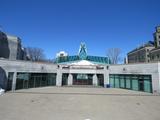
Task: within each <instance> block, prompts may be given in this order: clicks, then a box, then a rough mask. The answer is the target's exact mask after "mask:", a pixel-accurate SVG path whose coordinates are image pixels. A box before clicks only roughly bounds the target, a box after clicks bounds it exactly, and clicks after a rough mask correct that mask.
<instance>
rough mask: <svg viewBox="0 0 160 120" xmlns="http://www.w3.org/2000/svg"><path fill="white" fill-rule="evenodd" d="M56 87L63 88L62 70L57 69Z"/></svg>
mask: <svg viewBox="0 0 160 120" xmlns="http://www.w3.org/2000/svg"><path fill="white" fill-rule="evenodd" d="M56 86H62V71H61V68H58V69H57V76H56Z"/></svg>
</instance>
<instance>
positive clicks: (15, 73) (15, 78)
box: [12, 72, 17, 92]
mask: <svg viewBox="0 0 160 120" xmlns="http://www.w3.org/2000/svg"><path fill="white" fill-rule="evenodd" d="M16 80H17V72H14V74H13V81H12V92H14V91H15V90H16Z"/></svg>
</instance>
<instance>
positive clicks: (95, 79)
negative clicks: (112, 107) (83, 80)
mask: <svg viewBox="0 0 160 120" xmlns="http://www.w3.org/2000/svg"><path fill="white" fill-rule="evenodd" d="M93 85H94V86H98V78H97V75H96V74H94V75H93Z"/></svg>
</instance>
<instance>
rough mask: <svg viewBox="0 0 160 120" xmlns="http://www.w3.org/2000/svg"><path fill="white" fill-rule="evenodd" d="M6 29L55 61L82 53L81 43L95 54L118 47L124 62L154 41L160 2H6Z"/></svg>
mask: <svg viewBox="0 0 160 120" xmlns="http://www.w3.org/2000/svg"><path fill="white" fill-rule="evenodd" d="M0 25H1V26H2V30H3V31H4V32H7V33H9V34H12V35H16V36H19V37H20V38H21V39H22V43H23V46H26V47H27V46H31V47H39V48H42V49H44V52H45V54H46V57H47V58H50V59H51V58H54V57H55V55H56V53H57V52H59V51H61V50H65V51H66V52H68V53H69V54H70V55H75V54H77V52H78V49H79V45H80V43H81V42H85V43H86V45H87V48H88V54H90V55H99V56H105V55H106V51H107V49H108V48H115V47H118V48H121V50H122V52H123V53H122V56H123V57H124V56H125V55H126V53H127V52H128V51H130V50H132V49H134V48H135V47H137V46H139V45H140V44H143V43H145V42H146V41H148V40H153V36H152V34H153V32H154V31H155V26H157V25H160V0H0Z"/></svg>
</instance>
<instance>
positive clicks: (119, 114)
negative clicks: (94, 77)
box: [0, 87, 160, 120]
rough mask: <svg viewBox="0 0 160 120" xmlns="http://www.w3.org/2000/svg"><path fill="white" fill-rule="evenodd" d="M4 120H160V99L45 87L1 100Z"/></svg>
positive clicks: (133, 93)
mask: <svg viewBox="0 0 160 120" xmlns="http://www.w3.org/2000/svg"><path fill="white" fill-rule="evenodd" d="M0 119H1V120H160V96H158V95H153V94H150V93H144V92H137V91H130V90H125V89H115V88H94V87H44V88H33V89H25V90H17V91H16V92H15V93H12V92H7V93H6V94H4V95H3V96H0Z"/></svg>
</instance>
